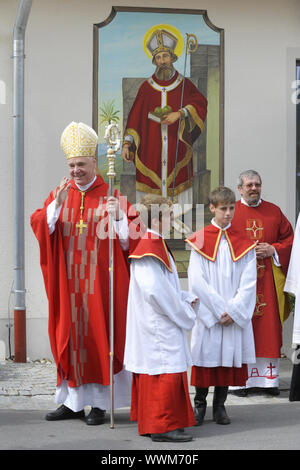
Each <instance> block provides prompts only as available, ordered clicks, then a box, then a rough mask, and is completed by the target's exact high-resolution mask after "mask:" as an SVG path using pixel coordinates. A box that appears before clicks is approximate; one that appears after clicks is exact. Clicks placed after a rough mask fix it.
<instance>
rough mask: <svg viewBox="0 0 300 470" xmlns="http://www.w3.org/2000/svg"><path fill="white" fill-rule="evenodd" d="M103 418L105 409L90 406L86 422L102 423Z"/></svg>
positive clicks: (91, 423) (92, 423)
mask: <svg viewBox="0 0 300 470" xmlns="http://www.w3.org/2000/svg"><path fill="white" fill-rule="evenodd" d="M104 420H105V410H101V409H100V408H92V409H91V411H90V412H89V414H88V416H87V418H86V424H90V425H94V426H95V425H98V424H103V423H104Z"/></svg>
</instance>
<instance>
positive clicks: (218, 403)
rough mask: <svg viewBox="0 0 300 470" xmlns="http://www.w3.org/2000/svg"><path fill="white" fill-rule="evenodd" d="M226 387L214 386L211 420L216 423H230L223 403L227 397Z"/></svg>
mask: <svg viewBox="0 0 300 470" xmlns="http://www.w3.org/2000/svg"><path fill="white" fill-rule="evenodd" d="M227 393H228V387H215V391H214V396H213V420H214V421H215V422H216V423H217V424H230V423H231V421H230V418H229V417H228V415H227V413H226V410H225V406H224V403H225V401H226V398H227Z"/></svg>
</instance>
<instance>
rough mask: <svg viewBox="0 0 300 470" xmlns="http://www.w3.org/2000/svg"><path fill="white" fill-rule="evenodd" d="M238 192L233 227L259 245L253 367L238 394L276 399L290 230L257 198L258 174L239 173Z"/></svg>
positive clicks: (279, 214)
mask: <svg viewBox="0 0 300 470" xmlns="http://www.w3.org/2000/svg"><path fill="white" fill-rule="evenodd" d="M238 189H239V192H240V194H241V196H242V198H241V200H240V201H238V202H237V204H236V209H235V214H234V218H233V222H232V225H233V227H235V228H236V229H239V230H243V231H244V232H245V233H246V234H247V237H248V238H249V239H250V240H253V241H256V242H257V247H256V255H257V294H256V306H255V310H254V313H253V319H252V323H253V331H254V338H255V350H256V358H257V363H256V364H253V365H250V366H249V378H248V381H247V385H246V390H244V392H239V394H246V393H247V388H253V387H261V388H265V389H266V390H267V391H268V392H269V393H270V394H278V393H279V391H278V383H279V372H278V363H279V358H280V350H281V346H282V324H283V322H284V320H286V318H287V317H288V315H289V308H288V299H287V298H286V295H285V294H284V293H283V288H284V282H285V276H286V274H287V269H288V264H289V258H290V253H291V248H292V243H293V229H292V226H291V224H290V222H289V221H288V220H287V218H286V217H285V215H284V214H283V213H282V211H281V210H280V208H279V207H278V206H276V205H275V204H272V203H270V202H267V201H264V200H262V199H261V177H260V175H259V174H258V173H257V172H255V171H252V170H249V171H246V172H244V173H242V174H241V176H240V184H239V186H238ZM262 358H263V359H262Z"/></svg>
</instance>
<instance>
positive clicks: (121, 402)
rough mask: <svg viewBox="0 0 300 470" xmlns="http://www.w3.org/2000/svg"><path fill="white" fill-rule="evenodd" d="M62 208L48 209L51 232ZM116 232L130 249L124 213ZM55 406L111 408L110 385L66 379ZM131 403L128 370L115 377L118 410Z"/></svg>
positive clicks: (79, 409) (116, 406) (115, 226)
mask: <svg viewBox="0 0 300 470" xmlns="http://www.w3.org/2000/svg"><path fill="white" fill-rule="evenodd" d="M95 180H96V176H95V177H94V179H93V180H92V181H91V182H90V183H88V184H87V185H85V186H79V185H78V184H77V185H76V186H77V187H78V189H79V190H80V191H87V190H88V189H89V188H90V187H91V186H92V184H93V183H94V182H95ZM61 208H62V206H59V207H57V208H56V207H55V200H54V201H52V202H51V203H50V204H49V206H48V207H47V223H48V227H49V233H50V235H51V233H53V232H54V230H55V224H56V222H57V221H58V218H59V215H60V211H61ZM114 229H115V232H116V233H117V234H118V237H119V241H120V245H121V248H122V250H127V249H128V246H129V232H128V219H127V217H126V214H124V213H123V212H122V218H121V219H120V220H119V221H114ZM55 403H57V404H64V405H65V406H67V407H68V408H70V409H71V410H72V411H75V412H76V411H81V410H82V409H83V408H84V407H85V406H91V407H95V408H101V409H102V410H107V409H109V408H110V386H109V385H108V386H106V385H101V384H97V383H89V384H84V385H80V386H79V387H69V385H68V381H67V380H62V381H61V384H60V385H59V386H57V387H56V393H55ZM130 403H131V373H130V372H128V371H126V370H125V369H124V368H123V370H121V371H120V372H119V373H118V374H115V375H114V408H115V409H117V408H123V407H128V406H130Z"/></svg>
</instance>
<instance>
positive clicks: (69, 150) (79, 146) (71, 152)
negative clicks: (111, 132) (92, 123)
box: [60, 122, 98, 158]
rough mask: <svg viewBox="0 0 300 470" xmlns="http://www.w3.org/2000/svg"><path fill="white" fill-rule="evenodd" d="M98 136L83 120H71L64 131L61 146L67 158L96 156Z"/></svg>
mask: <svg viewBox="0 0 300 470" xmlns="http://www.w3.org/2000/svg"><path fill="white" fill-rule="evenodd" d="M97 144H98V136H97V134H96V132H95V131H94V129H92V128H91V127H89V126H87V125H86V124H84V123H83V122H71V124H69V125H68V126H67V127H66V128H65V130H64V131H63V133H62V135H61V138H60V146H61V148H62V150H63V152H64V154H65V156H66V158H74V157H94V156H95V153H96V148H97Z"/></svg>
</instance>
